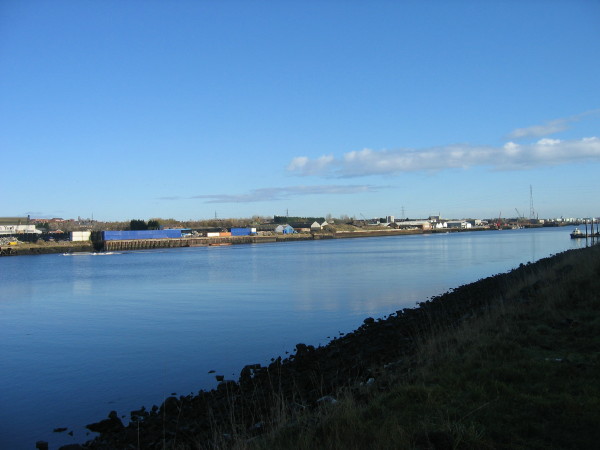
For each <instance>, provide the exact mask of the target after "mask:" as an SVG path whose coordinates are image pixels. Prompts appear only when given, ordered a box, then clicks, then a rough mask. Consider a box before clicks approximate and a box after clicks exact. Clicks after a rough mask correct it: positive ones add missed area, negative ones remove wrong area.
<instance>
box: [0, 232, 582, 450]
mask: <svg viewBox="0 0 600 450" xmlns="http://www.w3.org/2000/svg"><path fill="white" fill-rule="evenodd" d="M571 231H572V227H568V228H566V227H565V228H542V229H528V230H505V231H484V232H465V233H448V234H426V235H410V236H390V237H374V238H359V239H339V240H324V241H301V242H290V243H271V244H256V245H236V246H226V247H198V248H182V249H169V250H156V251H137V252H122V253H113V254H97V255H94V254H80V255H77V254H74V255H61V254H55V255H39V256H19V257H11V258H1V259H0V361H1V363H0V364H1V367H0V448H7V449H8V448H10V449H16V450H18V449H21V448H23V449H32V448H34V447H35V442H36V441H38V440H45V441H48V442H49V443H50V448H51V449H53V448H58V446H60V445H64V444H68V443H81V442H84V441H86V440H88V439H90V438H92V437H93V435H92V434H87V433H86V430H85V429H84V426H85V425H86V424H88V423H91V422H97V421H98V420H100V419H103V418H105V417H106V416H107V414H108V412H109V411H110V410H116V411H117V412H118V413H119V415H126V416H127V417H129V411H131V410H133V409H137V408H139V407H140V406H142V405H145V406H148V407H149V406H152V405H153V404H157V405H159V404H160V403H161V402H162V401H163V400H164V398H165V397H167V396H170V395H171V394H174V393H176V394H177V395H187V394H189V393H192V392H193V393H196V392H198V390H200V389H211V388H213V387H215V386H216V381H215V375H216V374H222V375H225V378H226V379H237V376H238V373H239V370H240V369H241V368H242V367H243V366H244V365H246V364H253V363H261V364H267V363H269V362H270V359H271V358H272V357H277V356H279V355H281V356H284V357H285V355H286V352H290V351H292V350H293V348H294V347H295V345H296V344H297V343H299V342H303V343H306V344H311V345H315V346H317V345H324V344H326V343H327V342H329V341H330V340H331V338H333V337H334V336H337V335H339V334H340V333H347V332H349V331H352V330H354V329H355V328H357V327H358V326H360V325H361V323H362V321H363V319H364V318H366V317H369V316H371V317H382V316H384V315H387V314H389V313H391V312H394V311H396V310H398V309H402V308H407V307H413V306H415V305H416V303H417V302H419V301H424V300H427V299H428V298H429V297H431V296H434V295H438V294H442V293H443V292H445V291H447V290H448V289H451V288H454V287H457V286H458V285H461V284H465V283H469V282H472V281H476V280H477V279H480V278H482V277H486V276H490V275H493V274H496V273H500V272H505V271H508V270H510V269H512V268H514V267H517V266H518V265H519V264H520V263H527V262H528V261H535V260H538V259H540V258H543V257H546V256H549V255H551V254H555V253H559V252H562V251H564V250H568V249H571V248H578V247H581V246H585V240H576V239H570V238H569V233H570V232H571ZM212 371H215V372H214V373H212ZM209 372H210V373H209ZM62 427H65V428H67V430H66V431H63V432H53V430H54V429H55V428H62ZM70 432H72V434H73V435H72V436H71V435H70V434H68V433H70Z"/></svg>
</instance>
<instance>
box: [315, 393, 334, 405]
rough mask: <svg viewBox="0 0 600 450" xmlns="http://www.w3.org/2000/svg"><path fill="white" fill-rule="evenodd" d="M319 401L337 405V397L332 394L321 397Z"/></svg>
mask: <svg viewBox="0 0 600 450" xmlns="http://www.w3.org/2000/svg"><path fill="white" fill-rule="evenodd" d="M317 403H320V404H328V405H335V404H336V403H337V400H336V399H335V398H333V397H332V396H331V395H325V396H324V397H321V398H320V399H318V400H317Z"/></svg>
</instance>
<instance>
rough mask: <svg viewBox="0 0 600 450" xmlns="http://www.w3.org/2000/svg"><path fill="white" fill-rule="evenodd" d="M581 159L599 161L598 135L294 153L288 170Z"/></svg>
mask: <svg viewBox="0 0 600 450" xmlns="http://www.w3.org/2000/svg"><path fill="white" fill-rule="evenodd" d="M583 161H600V139H599V138H597V137H590V138H583V139H579V140H565V141H561V140H559V139H541V140H539V141H538V142H536V143H533V144H527V145H521V144H517V143H514V142H508V143H507V144H505V145H504V146H502V147H491V146H473V145H450V146H444V147H432V148H428V149H420V150H417V149H400V150H372V149H368V148H366V149H363V150H360V151H352V152H348V153H346V154H344V155H343V156H342V157H341V158H337V159H336V158H334V157H333V156H327V157H326V158H325V159H324V158H323V157H321V158H318V159H316V160H311V159H309V158H306V157H299V158H294V159H293V160H292V161H291V163H290V164H289V165H288V171H290V172H292V173H295V174H297V175H300V176H308V175H320V176H328V177H339V178H349V177H360V176H368V175H395V174H399V173H407V172H423V171H439V170H444V169H453V168H464V169H467V168H470V167H477V166H487V167H490V168H493V169H498V170H518V169H526V168H533V167H542V166H550V165H557V164H564V163H575V162H583Z"/></svg>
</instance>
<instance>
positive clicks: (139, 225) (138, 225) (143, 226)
mask: <svg viewBox="0 0 600 450" xmlns="http://www.w3.org/2000/svg"><path fill="white" fill-rule="evenodd" d="M129 229H130V230H147V229H148V224H147V223H146V222H145V221H143V220H138V219H134V220H132V221H131V222H129Z"/></svg>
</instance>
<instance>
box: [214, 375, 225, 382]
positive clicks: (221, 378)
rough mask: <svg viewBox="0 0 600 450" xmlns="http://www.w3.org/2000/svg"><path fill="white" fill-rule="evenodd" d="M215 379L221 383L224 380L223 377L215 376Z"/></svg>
mask: <svg viewBox="0 0 600 450" xmlns="http://www.w3.org/2000/svg"><path fill="white" fill-rule="evenodd" d="M215 378H216V379H217V381H223V380H224V379H225V375H216V376H215Z"/></svg>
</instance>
